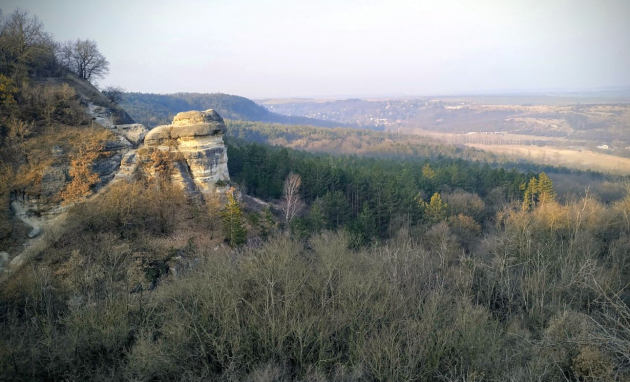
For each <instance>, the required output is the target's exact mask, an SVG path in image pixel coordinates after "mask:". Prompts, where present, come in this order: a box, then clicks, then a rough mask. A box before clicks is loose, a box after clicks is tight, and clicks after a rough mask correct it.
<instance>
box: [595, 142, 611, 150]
mask: <svg viewBox="0 0 630 382" xmlns="http://www.w3.org/2000/svg"><path fill="white" fill-rule="evenodd" d="M597 148H598V149H600V150H610V146H608V145H607V144H605V143H604V144H603V145H601V146H597Z"/></svg>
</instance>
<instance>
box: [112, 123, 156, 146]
mask: <svg viewBox="0 0 630 382" xmlns="http://www.w3.org/2000/svg"><path fill="white" fill-rule="evenodd" d="M110 130H112V131H113V132H114V133H116V134H118V135H121V136H123V137H125V139H127V140H128V141H129V142H130V143H132V144H133V145H134V146H136V147H137V146H138V145H140V144H141V143H142V142H143V141H144V137H145V136H146V135H147V133H148V132H149V129H147V128H146V127H145V126H144V125H143V124H140V123H130V124H126V125H113V126H112V127H111V128H110Z"/></svg>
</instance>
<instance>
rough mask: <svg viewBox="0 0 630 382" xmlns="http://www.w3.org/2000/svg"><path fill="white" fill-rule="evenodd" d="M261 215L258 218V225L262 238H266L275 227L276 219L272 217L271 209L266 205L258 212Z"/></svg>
mask: <svg viewBox="0 0 630 382" xmlns="http://www.w3.org/2000/svg"><path fill="white" fill-rule="evenodd" d="M260 214H261V216H260V219H259V220H258V227H259V228H260V236H261V237H262V238H263V239H265V240H266V239H267V238H268V237H269V235H270V234H271V233H272V232H273V231H274V230H275V228H276V221H275V220H274V219H273V214H272V213H271V209H270V208H269V207H268V206H267V207H265V208H263V210H262V211H261V212H260Z"/></svg>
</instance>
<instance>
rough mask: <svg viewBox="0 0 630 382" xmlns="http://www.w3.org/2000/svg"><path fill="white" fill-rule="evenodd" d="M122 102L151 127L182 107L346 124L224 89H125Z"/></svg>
mask: <svg viewBox="0 0 630 382" xmlns="http://www.w3.org/2000/svg"><path fill="white" fill-rule="evenodd" d="M120 105H121V106H122V107H123V108H124V109H125V110H126V111H127V112H128V113H129V115H131V116H132V117H133V119H134V120H136V121H137V122H138V123H142V124H144V125H145V126H147V127H149V128H151V127H155V126H157V125H163V124H168V123H170V121H171V120H172V118H173V116H174V115H175V114H177V113H179V112H182V111H188V110H207V109H214V110H216V111H217V112H218V113H219V114H220V115H221V116H222V117H224V118H226V119H234V120H242V121H258V122H269V123H281V124H292V125H313V126H321V127H337V126H343V124H341V123H339V122H332V121H322V120H319V119H313V118H307V117H293V116H286V115H280V114H277V113H274V112H271V111H269V110H267V109H266V108H265V107H263V106H261V105H258V104H257V103H255V102H254V101H252V100H250V99H248V98H245V97H240V96H235V95H230V94H223V93H209V94H208V93H205V94H204V93H174V94H152V93H132V92H129V93H124V100H123V101H122V102H121V103H120Z"/></svg>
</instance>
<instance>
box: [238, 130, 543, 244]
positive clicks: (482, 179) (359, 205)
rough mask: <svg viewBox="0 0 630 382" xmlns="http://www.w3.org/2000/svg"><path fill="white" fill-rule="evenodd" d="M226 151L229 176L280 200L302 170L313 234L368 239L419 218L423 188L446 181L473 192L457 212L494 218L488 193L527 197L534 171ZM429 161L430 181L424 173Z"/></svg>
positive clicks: (248, 148) (252, 147) (241, 147)
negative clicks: (339, 232)
mask: <svg viewBox="0 0 630 382" xmlns="http://www.w3.org/2000/svg"><path fill="white" fill-rule="evenodd" d="M227 150H228V157H229V158H230V160H229V162H228V167H229V171H230V176H231V178H232V180H233V181H235V182H236V183H238V184H240V185H241V189H242V190H243V191H244V192H246V193H248V194H251V195H253V196H256V197H260V198H263V199H277V198H279V197H280V196H281V195H282V181H283V179H285V178H286V176H287V175H288V174H289V172H293V173H296V174H299V175H300V177H301V179H302V187H301V188H300V197H301V199H302V200H304V201H305V202H306V203H307V204H308V205H310V206H311V210H310V214H309V216H307V217H305V220H304V222H303V223H304V224H305V225H306V226H308V227H309V230H307V231H308V232H319V230H320V229H321V228H326V229H338V228H345V229H348V230H350V231H351V232H353V233H355V234H357V235H358V237H362V238H363V239H361V240H360V241H361V242H365V243H367V242H369V241H371V240H372V239H382V238H387V237H388V235H389V234H390V232H391V231H392V230H393V232H396V231H397V229H398V228H397V227H399V226H400V224H401V222H402V221H405V222H407V223H404V224H406V225H414V224H417V223H419V222H420V221H421V209H420V208H419V204H418V203H417V200H416V197H417V195H418V194H419V193H424V194H428V195H433V194H435V193H436V192H438V191H439V190H440V189H441V188H442V187H446V186H448V187H452V188H458V189H461V190H465V191H467V192H468V194H465V193H464V195H468V196H461V195H460V196H454V197H453V199H454V200H455V199H457V198H459V199H461V201H458V202H456V203H455V204H454V207H457V208H458V209H456V210H453V213H454V214H458V213H467V214H469V215H470V216H474V217H475V218H476V219H478V220H479V222H481V221H482V219H484V218H485V217H487V216H489V214H487V213H486V212H487V211H486V209H485V208H486V207H485V205H484V203H483V201H482V200H481V198H484V197H486V196H487V195H489V194H490V193H491V192H493V193H495V194H497V193H498V194H500V196H501V199H506V200H520V198H521V194H522V191H521V190H520V189H519V185H520V184H521V183H523V182H526V181H528V180H529V179H530V178H531V177H533V176H534V175H533V174H523V173H521V172H519V171H516V170H510V171H506V170H505V169H502V168H500V169H496V168H492V167H490V166H488V165H482V164H479V163H475V162H470V161H464V160H461V159H452V158H440V159H435V160H427V159H417V158H416V159H408V160H393V159H382V158H364V157H356V156H339V155H324V154H308V153H304V152H298V151H294V150H289V149H286V148H272V147H269V146H265V145H260V144H244V143H241V142H238V141H237V142H235V141H234V140H228V141H227ZM427 165H429V168H430V169H431V172H430V174H431V176H432V178H431V179H428V178H427V177H426V176H425V175H426V173H427V167H426V166H427ZM461 192H462V193H463V191H461ZM474 194H477V195H479V196H477V197H476V198H475V195H474ZM458 195H459V194H458ZM493 198H495V199H496V196H493ZM467 205H470V206H469V207H470V208H468V207H466V206H467ZM465 207H466V208H465ZM305 232H306V231H305Z"/></svg>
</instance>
